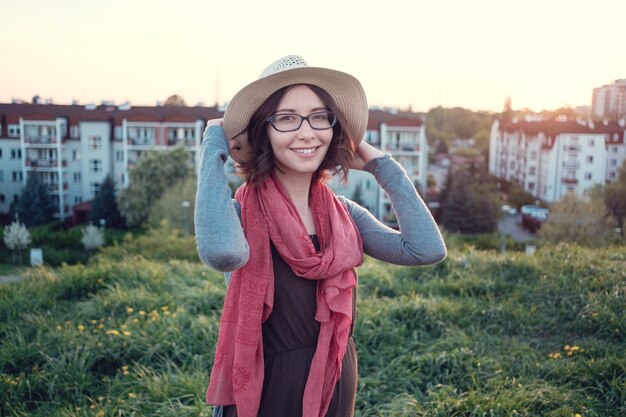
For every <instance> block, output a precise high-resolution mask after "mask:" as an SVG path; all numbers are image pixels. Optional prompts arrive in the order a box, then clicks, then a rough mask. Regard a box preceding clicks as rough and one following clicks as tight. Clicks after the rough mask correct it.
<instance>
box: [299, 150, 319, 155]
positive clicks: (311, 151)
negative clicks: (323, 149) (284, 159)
mask: <svg viewBox="0 0 626 417" xmlns="http://www.w3.org/2000/svg"><path fill="white" fill-rule="evenodd" d="M316 149H317V148H308V149H293V151H294V152H296V153H299V154H302V155H307V154H310V153H313V152H315V150H316Z"/></svg>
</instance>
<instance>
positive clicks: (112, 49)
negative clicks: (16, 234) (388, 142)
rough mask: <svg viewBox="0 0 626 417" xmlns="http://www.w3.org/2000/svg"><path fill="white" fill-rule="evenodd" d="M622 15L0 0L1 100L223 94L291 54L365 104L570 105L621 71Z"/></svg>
mask: <svg viewBox="0 0 626 417" xmlns="http://www.w3.org/2000/svg"><path fill="white" fill-rule="evenodd" d="M625 16H626V1H624V0H596V1H594V2H591V3H590V2H583V1H580V0H567V1H565V0H524V1H519V0H518V1H509V0H473V1H467V0H428V1H424V0H385V1H376V2H374V1H367V0H309V1H305V2H302V1H298V2H295V1H285V0H265V1H259V0H220V1H215V0H176V1H164V0H55V1H51V0H19V1H17V0H0V21H1V22H2V23H1V24H0V102H5V103H6V102H10V101H11V100H12V99H22V100H27V101H30V100H31V98H32V97H33V96H34V95H39V96H40V97H41V98H43V99H46V98H51V99H52V100H53V102H54V103H55V104H70V103H71V102H72V101H73V100H77V101H78V102H79V103H81V104H87V103H100V102H101V101H103V100H111V101H113V102H115V103H122V102H125V101H129V102H130V103H131V104H134V105H155V104H156V103H157V102H158V101H161V102H162V101H164V100H165V99H166V98H167V97H169V96H170V95H173V94H178V95H181V96H182V97H183V98H184V100H185V102H186V103H187V104H188V105H195V104H198V103H203V104H204V105H208V106H210V105H213V104H215V103H219V104H223V103H225V102H227V101H228V100H230V98H232V96H233V95H234V94H235V93H236V92H237V91H238V90H239V89H241V88H242V87H243V86H245V85H246V84H248V83H250V82H252V81H254V80H255V79H257V78H258V76H259V74H260V73H261V72H262V71H263V69H264V68H265V67H266V66H267V65H269V64H270V63H272V62H273V61H275V60H277V59H278V58H280V57H282V56H285V55H289V54H298V55H301V56H303V57H304V59H305V60H306V61H307V62H308V63H309V65H311V66H319V67H327V68H333V69H337V70H340V71H344V72H347V73H350V74H352V75H354V76H355V77H356V78H358V79H359V80H360V81H361V83H362V84H363V87H364V89H365V92H366V94H367V96H368V102H369V104H370V106H384V107H397V108H400V109H408V108H410V109H412V110H413V111H428V110H429V109H430V108H433V107H436V106H444V107H455V106H460V107H465V108H468V109H472V110H486V111H501V110H502V107H503V104H504V101H505V99H506V98H507V97H511V101H512V105H513V108H514V109H523V108H528V109H532V110H536V111H539V110H542V109H549V110H553V109H556V108H559V107H562V106H571V107H576V106H582V105H590V104H591V94H592V90H593V88H594V87H599V86H602V85H604V84H610V83H612V82H613V81H615V80H616V79H620V78H626V52H625V50H626V42H625V40H626V27H625V26H624V17H625Z"/></svg>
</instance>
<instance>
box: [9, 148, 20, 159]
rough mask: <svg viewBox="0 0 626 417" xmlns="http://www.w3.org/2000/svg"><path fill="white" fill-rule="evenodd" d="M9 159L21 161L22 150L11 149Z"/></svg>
mask: <svg viewBox="0 0 626 417" xmlns="http://www.w3.org/2000/svg"><path fill="white" fill-rule="evenodd" d="M11 159H22V150H21V149H20V148H11Z"/></svg>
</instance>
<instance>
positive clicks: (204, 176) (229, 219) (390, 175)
mask: <svg viewBox="0 0 626 417" xmlns="http://www.w3.org/2000/svg"><path fill="white" fill-rule="evenodd" d="M228 151H229V149H228V142H227V140H226V137H225V135H224V130H223V129H222V128H221V127H219V126H211V127H209V128H208V129H207V130H206V131H205V135H204V140H203V142H202V145H201V147H200V169H199V173H198V189H197V194H196V206H195V219H194V220H195V228H196V242H197V245H198V254H199V256H200V259H202V261H203V262H204V263H206V264H207V265H209V266H211V267H213V268H215V269H217V270H219V271H224V272H227V271H233V270H235V269H238V268H241V267H242V266H243V265H245V264H246V262H247V261H248V255H249V248H248V242H247V241H246V238H245V235H244V232H243V228H242V226H241V221H240V206H239V203H238V202H237V201H236V200H234V199H232V198H231V190H230V188H229V187H228V180H227V178H226V174H225V172H224V164H225V162H226V160H227V158H228ZM365 170H366V171H367V172H370V173H371V174H372V175H374V178H375V179H376V181H377V182H378V184H379V185H380V186H381V187H382V189H383V190H384V191H385V192H386V193H387V195H388V197H389V199H390V201H391V205H392V208H393V210H394V211H395V213H396V217H397V219H398V226H399V229H400V230H399V231H397V230H394V229H392V228H390V227H387V226H385V225H384V224H382V223H381V222H379V221H378V220H377V219H376V218H375V217H374V216H372V215H371V213H370V212H369V211H367V210H366V209H365V208H363V207H361V206H360V205H358V204H356V203H355V202H353V201H351V200H349V199H347V198H345V197H341V196H340V197H339V200H340V201H341V202H343V203H344V204H345V205H346V206H347V208H348V212H349V213H350V216H352V219H353V220H354V223H355V224H356V226H357V228H358V229H359V232H360V233H361V237H362V239H363V249H364V252H365V253H366V254H367V255H369V256H372V257H374V258H376V259H380V260H382V261H385V262H390V263H393V264H397V265H424V264H431V263H436V262H439V261H441V260H443V259H444V258H445V257H446V246H445V244H444V241H443V238H442V237H441V234H440V232H439V228H438V227H437V224H436V223H435V221H434V220H433V218H432V216H431V214H430V212H429V211H428V208H427V207H426V204H424V201H423V200H422V199H421V198H420V196H419V195H418V194H417V192H416V191H415V188H414V187H413V184H412V183H411V180H410V179H409V178H408V177H407V175H406V172H405V171H404V169H403V168H402V166H401V165H400V164H398V163H397V162H396V161H394V160H393V159H392V158H391V156H390V155H385V156H383V157H380V158H376V159H374V160H372V161H370V162H369V163H368V164H367V165H366V166H365Z"/></svg>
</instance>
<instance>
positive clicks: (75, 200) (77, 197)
mask: <svg viewBox="0 0 626 417" xmlns="http://www.w3.org/2000/svg"><path fill="white" fill-rule="evenodd" d="M82 202H83V198H82V197H81V196H75V197H74V205H77V204H80V203H82Z"/></svg>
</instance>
